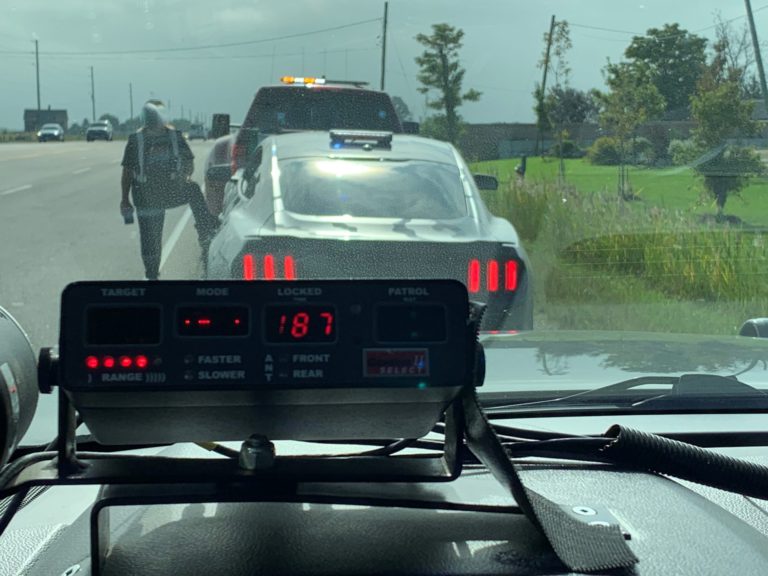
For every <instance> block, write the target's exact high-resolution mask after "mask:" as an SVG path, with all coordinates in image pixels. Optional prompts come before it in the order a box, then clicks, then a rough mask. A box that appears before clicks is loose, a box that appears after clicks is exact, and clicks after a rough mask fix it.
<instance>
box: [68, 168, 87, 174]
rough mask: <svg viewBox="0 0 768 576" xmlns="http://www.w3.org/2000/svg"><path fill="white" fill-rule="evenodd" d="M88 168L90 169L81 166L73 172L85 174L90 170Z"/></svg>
mask: <svg viewBox="0 0 768 576" xmlns="http://www.w3.org/2000/svg"><path fill="white" fill-rule="evenodd" d="M88 170H90V168H80V169H79V170H75V171H74V172H72V174H84V173H85V172H88Z"/></svg>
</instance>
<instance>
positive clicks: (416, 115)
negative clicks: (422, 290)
mask: <svg viewBox="0 0 768 576" xmlns="http://www.w3.org/2000/svg"><path fill="white" fill-rule="evenodd" d="M11 4H13V6H9V7H7V9H6V10H4V11H3V18H2V19H0V62H2V64H1V65H0V78H1V79H2V86H3V88H4V89H3V95H2V100H1V101H0V173H2V178H0V306H3V307H4V308H5V309H7V310H8V311H9V312H10V313H11V314H12V315H13V316H14V317H15V318H16V319H17V320H18V321H19V322H20V323H21V325H22V326H23V327H24V328H25V330H26V331H27V333H28V335H29V338H30V340H31V342H32V345H33V346H34V348H35V349H36V350H37V349H39V348H41V347H44V346H53V345H56V344H57V339H58V325H59V321H60V318H59V302H60V295H61V292H62V290H63V289H64V287H65V286H66V285H67V284H69V283H71V282H76V281H81V280H105V279H113V280H141V281H143V280H145V279H146V280H148V281H152V280H158V281H161V282H162V281H165V280H176V279H211V278H216V279H220V278H224V279H233V278H234V279H241V278H244V277H245V275H244V270H243V254H246V252H248V250H250V249H251V248H249V247H253V246H257V245H259V243H260V242H261V243H262V244H264V243H267V241H268V243H269V253H268V254H267V252H266V249H261V251H260V252H258V253H257V252H254V253H255V254H257V263H258V265H259V266H258V267H257V273H258V272H259V271H260V270H263V268H264V266H263V257H264V255H265V254H266V255H268V256H269V257H270V262H271V261H272V257H273V256H274V259H275V260H276V261H279V263H280V266H279V267H278V273H280V272H281V271H282V270H283V268H285V269H286V270H288V271H289V272H286V273H285V274H284V275H285V276H286V277H294V276H295V277H297V278H298V279H302V274H307V275H309V274H310V273H311V275H312V276H311V277H313V278H315V277H321V276H322V277H326V278H352V279H355V278H358V277H364V276H372V275H375V274H384V273H386V274H387V275H393V276H398V275H399V277H400V278H411V279H412V278H435V277H441V278H451V279H456V280H459V281H460V282H462V283H463V284H464V285H465V286H466V288H467V291H468V293H469V295H470V299H471V300H474V301H476V302H480V303H482V304H484V305H485V306H486V311H485V315H484V317H483V332H484V336H483V337H484V338H486V340H485V342H487V343H488V350H489V353H488V362H489V366H488V378H489V385H488V386H487V387H486V388H485V389H481V390H480V392H481V393H486V394H490V393H493V394H502V395H504V394H506V395H508V396H509V398H510V399H514V397H515V395H516V394H523V392H524V393H525V394H524V395H525V397H526V399H530V397H531V396H532V395H533V396H535V395H536V393H542V394H545V393H546V394H550V393H552V392H553V391H564V390H585V389H590V388H597V387H599V386H603V385H607V384H611V383H614V382H617V381H620V380H624V379H625V378H631V377H635V376H639V375H653V374H659V375H680V374H685V373H689V372H697V373H714V374H719V375H722V376H728V375H735V374H740V375H739V376H738V378H739V379H740V380H741V381H743V382H746V383H748V384H750V385H753V386H758V387H766V386H768V366H767V365H766V359H767V358H768V353H766V352H767V351H766V350H765V347H764V346H763V344H762V343H763V342H765V341H766V340H764V339H760V340H758V339H752V338H746V337H744V336H739V332H740V330H741V329H742V325H743V324H744V323H745V321H747V320H748V319H754V318H765V317H768V170H766V162H767V161H768V107H766V97H767V96H768V90H767V89H766V81H765V79H764V78H763V74H762V70H763V69H764V66H762V57H763V56H766V57H768V54H764V53H765V52H766V50H765V45H766V44H765V43H766V42H767V41H768V9H766V6H765V5H763V3H761V2H753V3H752V4H753V6H752V9H753V20H754V29H751V28H750V20H749V18H748V17H747V16H748V14H747V6H748V3H747V4H746V5H745V3H744V2H743V1H742V0H729V1H723V0H696V1H693V0H685V1H677V2H669V1H662V0H645V1H644V2H639V3H638V2H636V3H625V2H615V1H612V0H590V1H589V2H562V1H555V0H543V1H535V2H533V1H532V2H510V1H509V0H477V1H475V2H466V1H460V0H420V1H419V2H412V1H406V0H390V1H389V2H388V3H385V2H383V1H381V2H375V1H369V2H360V1H359V0H358V1H356V0H311V1H310V0H295V1H292V2H254V1H252V0H219V1H217V2H215V3H211V2H204V1H201V0H190V1H189V2H185V3H184V4H183V9H180V5H179V3H167V2H155V1H150V0H147V1H142V2H101V1H98V0H78V1H77V2H74V1H66V0H65V1H62V2H48V1H44V0H26V1H24V2H12V3H11ZM385 6H386V11H387V12H386V18H385ZM753 34H754V38H753ZM756 46H757V48H758V51H756V50H755V47H756ZM760 50H762V52H761V51H760ZM283 77H291V78H292V80H290V82H291V84H289V83H287V82H289V80H287V79H286V80H285V81H284V80H283ZM305 77H311V78H315V79H318V80H319V79H322V80H324V81H326V84H322V82H319V81H315V82H314V83H310V84H311V85H307V83H306V82H304V80H303V79H304V78H305ZM406 123H407V124H406ZM105 128H108V129H107V130H105ZM53 129H57V130H58V129H60V132H59V133H58V134H53V133H45V132H43V131H44V130H53ZM89 129H92V130H90V131H89ZM94 129H95V130H94ZM252 129H253V130H252ZM344 129H357V130H362V131H376V132H392V133H395V134H394V136H393V139H392V149H391V154H392V158H393V160H391V161H390V160H387V161H379V160H376V161H373V160H358V159H350V158H348V157H345V154H346V152H345V150H333V149H332V148H331V136H330V132H331V131H332V130H344ZM262 131H277V132H293V131H296V132H303V131H313V132H314V133H316V135H317V133H322V134H325V133H327V134H328V137H327V138H326V137H325V136H323V137H322V141H323V142H322V145H321V146H318V147H317V149H315V148H312V149H311V150H309V151H308V152H307V153H306V154H304V155H303V157H291V158H287V157H286V158H283V157H280V156H279V150H280V148H278V155H277V158H276V159H275V162H276V165H274V166H273V165H272V164H271V162H272V160H273V158H272V157H271V155H270V152H269V150H268V149H267V148H266V147H265V149H264V150H263V158H261V157H259V158H254V157H253V155H254V154H256V152H255V151H256V150H257V149H260V148H259V147H260V145H261V143H262V142H264V141H265V140H264V134H262V133H261V132H262ZM403 132H408V133H407V134H402V133H403ZM251 133H253V134H257V135H258V136H257V137H254V138H252V140H253V142H251V140H250V139H249V137H248V135H249V134H251ZM139 135H141V138H139ZM294 136H295V134H279V135H276V136H272V135H270V136H269V138H270V139H271V138H274V139H279V138H291V137H294ZM387 137H388V136H387V135H386V134H385V135H383V136H382V135H381V134H378V135H376V134H374V135H373V136H369V139H372V140H375V141H376V142H374V145H373V149H374V151H373V152H372V154H375V155H376V156H375V157H376V158H379V157H383V156H385V155H384V154H382V155H378V151H377V150H376V146H378V142H379V141H384V140H382V139H386V138H387ZM377 139H379V140H377ZM403 139H405V140H403ZM421 139H423V140H424V141H426V142H428V143H429V142H433V141H435V140H439V141H441V142H447V143H450V145H451V146H453V148H449V147H447V146H445V147H444V150H446V151H447V152H446V153H445V154H444V155H443V156H438V155H431V156H426V158H430V159H432V160H435V161H427V160H425V159H424V158H425V157H420V156H418V155H416V151H418V150H420V149H421V148H420V145H417V140H421ZM256 140H258V141H256ZM411 141H412V142H414V144H413V145H412V146H411V144H408V145H407V146H406V145H405V144H402V143H401V142H411ZM361 147H362V145H360V146H357V148H356V149H355V152H354V153H350V154H349V155H347V156H355V154H357V153H358V152H360V150H359V148H361ZM454 150H455V154H454ZM411 152H413V155H412V157H411V156H409V155H410V154H411ZM142 154H144V156H143V157H142V156H141V155H142ZM355 158H357V156H355ZM437 160H439V161H437ZM255 166H256V167H258V170H256V175H255V176H254V178H258V177H260V178H261V180H257V179H253V180H250V181H249V182H247V183H243V182H242V181H241V180H238V178H245V177H246V176H244V175H243V174H247V173H248V170H249V169H250V168H253V167H255ZM233 168H234V169H233ZM240 168H243V169H242V170H239V169H240ZM274 168H276V169H274ZM473 175H474V176H476V178H475V181H474V182H473V181H472V176H473ZM273 178H274V179H275V180H273ZM233 179H234V180H233ZM267 179H268V181H266V180H267ZM178 183H181V184H178ZM278 183H279V190H278V188H277V187H276V186H275V184H278ZM278 192H279V194H278ZM245 197H248V198H249V199H252V202H250V201H249V202H248V203H247V207H248V209H247V210H239V209H235V208H234V206H235V205H237V206H239V207H242V206H244V205H246V203H244V202H243V198H245ZM277 197H280V198H282V202H283V205H282V208H284V211H283V215H282V216H283V217H282V218H280V217H275V212H279V211H280V206H277V208H276V207H275V205H276V204H277V201H276V200H275V198H277ZM238 202H240V204H237V203H238ZM228 203H229V204H228ZM287 213H288V214H287ZM355 218H357V219H358V220H361V221H362V220H365V219H369V220H375V219H379V220H378V221H372V222H363V223H362V224H361V223H359V222H357V221H355V222H352V220H353V219H355ZM388 218H395V219H398V221H397V222H395V223H394V224H393V223H391V222H384V221H383V220H384V219H388ZM423 221H432V222H426V223H425V222H423ZM435 221H436V222H435ZM297 238H298V239H299V240H297ZM281 242H283V243H282V244H281ZM316 242H317V243H316ZM323 243H325V244H323ZM246 248H248V250H247V249H246ZM286 258H287V260H286ZM284 262H289V264H290V266H289V265H285V266H283V263H284ZM214 272H215V274H216V275H215V276H214V275H213V274H214ZM278 275H279V274H278ZM273 276H274V275H272V277H273ZM760 330H762V333H763V334H765V333H766V332H768V328H766V324H763V328H761V329H759V330H757V331H758V332H759V331H760ZM752 333H756V332H755V330H753V332H752ZM616 342H620V343H621V345H620V346H619V345H618V344H616ZM558 343H559V344H558ZM563 343H565V344H563ZM617 346H619V349H617ZM55 416H56V407H55V396H45V397H43V398H42V399H41V403H40V407H39V409H38V413H37V418H36V420H35V423H34V425H33V427H32V429H31V431H30V434H31V436H30V437H29V438H28V439H27V441H28V442H45V441H47V440H49V439H50V438H51V437H53V435H54V434H55Z"/></svg>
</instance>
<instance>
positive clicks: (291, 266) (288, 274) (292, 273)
mask: <svg viewBox="0 0 768 576" xmlns="http://www.w3.org/2000/svg"><path fill="white" fill-rule="evenodd" d="M283 266H284V267H285V279H286V280H296V262H295V261H294V260H293V256H286V257H285V259H284V260H283Z"/></svg>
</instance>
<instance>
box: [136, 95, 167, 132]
mask: <svg viewBox="0 0 768 576" xmlns="http://www.w3.org/2000/svg"><path fill="white" fill-rule="evenodd" d="M165 113H166V110H165V105H164V104H163V103H162V102H161V101H160V100H149V101H148V102H147V103H146V104H144V107H143V108H142V109H141V123H142V124H143V125H144V128H161V127H163V126H165V125H166V124H168V120H167V118H166V115H165Z"/></svg>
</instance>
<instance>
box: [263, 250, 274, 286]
mask: <svg viewBox="0 0 768 576" xmlns="http://www.w3.org/2000/svg"><path fill="white" fill-rule="evenodd" d="M274 279H275V257H274V256H272V254H267V255H265V256H264V280H274Z"/></svg>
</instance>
